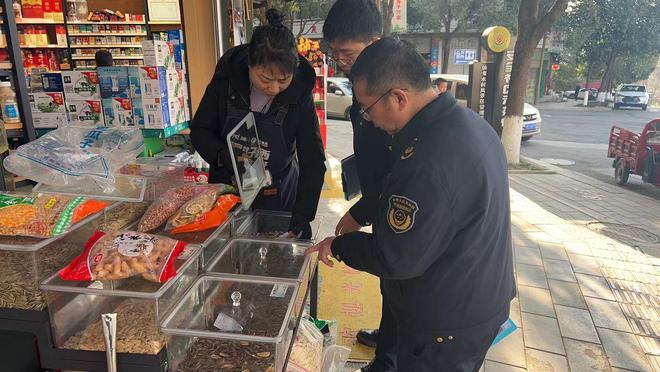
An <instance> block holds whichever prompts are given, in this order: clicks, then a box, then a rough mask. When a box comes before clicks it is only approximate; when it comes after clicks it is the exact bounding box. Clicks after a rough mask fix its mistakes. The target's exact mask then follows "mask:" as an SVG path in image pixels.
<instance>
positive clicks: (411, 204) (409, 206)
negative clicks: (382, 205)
mask: <svg viewBox="0 0 660 372" xmlns="http://www.w3.org/2000/svg"><path fill="white" fill-rule="evenodd" d="M389 204H390V205H389V209H388V210H387V222H388V223H389V225H390V228H391V229H392V231H394V233H395V234H403V233H405V232H407V231H409V230H410V229H412V227H413V226H414V225H415V215H416V214H417V211H418V210H419V207H418V206H417V202H415V201H414V200H411V199H408V198H406V197H405V196H399V195H392V196H390V199H389Z"/></svg>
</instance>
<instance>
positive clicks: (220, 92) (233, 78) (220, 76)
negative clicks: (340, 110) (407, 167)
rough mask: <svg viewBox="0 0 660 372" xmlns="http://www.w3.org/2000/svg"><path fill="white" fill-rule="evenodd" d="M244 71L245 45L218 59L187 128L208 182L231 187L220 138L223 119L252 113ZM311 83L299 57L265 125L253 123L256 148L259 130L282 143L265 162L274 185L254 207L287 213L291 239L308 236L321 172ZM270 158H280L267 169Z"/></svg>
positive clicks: (309, 71) (226, 128)
mask: <svg viewBox="0 0 660 372" xmlns="http://www.w3.org/2000/svg"><path fill="white" fill-rule="evenodd" d="M248 66H249V63H248V45H242V46H238V47H235V48H233V49H230V50H229V51H227V53H225V54H224V55H223V56H222V58H221V59H220V61H219V62H218V64H217V66H216V69H215V74H214V76H213V79H212V80H211V82H210V84H209V85H208V87H207V88H206V92H205V94H204V97H203V98H202V101H201V102H200V105H199V108H198V109H197V112H196V114H195V118H194V119H193V121H192V122H191V125H190V129H191V139H192V142H193V145H194V147H195V149H196V150H197V151H198V152H199V153H200V155H201V156H202V157H203V158H204V159H205V160H206V161H207V162H208V163H209V164H210V165H211V169H210V174H209V178H210V180H209V182H211V183H231V177H232V176H233V169H232V167H231V162H230V160H229V159H230V158H229V155H228V146H227V142H226V134H227V133H228V132H229V131H230V130H231V129H232V128H233V125H235V124H227V123H228V121H227V118H228V117H229V116H231V115H232V113H237V112H238V113H239V115H238V116H240V117H243V116H244V115H245V114H246V113H247V112H250V111H254V109H253V108H252V107H251V99H250V98H251V93H252V91H253V90H251V83H250V78H249V67H248ZM315 83H316V74H315V72H314V70H313V69H312V68H311V66H310V65H309V63H308V62H307V60H305V59H304V58H302V57H300V58H299V62H298V67H297V70H296V71H295V73H294V74H293V80H292V81H291V84H290V85H289V86H288V88H286V89H285V90H284V91H282V92H280V93H279V94H277V95H276V96H275V97H274V98H273V99H272V101H271V102H269V104H270V107H269V108H267V109H266V110H265V112H264V113H263V116H262V117H263V118H265V120H268V121H269V124H268V125H260V120H259V119H258V120H257V128H258V130H259V131H260V133H259V137H260V139H261V140H262V146H263V138H264V137H266V135H265V134H266V133H265V132H264V131H265V130H276V131H277V133H273V135H271V137H273V138H276V139H280V140H281V142H282V143H281V145H280V146H278V147H276V148H272V149H270V151H269V157H270V159H267V161H268V163H269V169H270V171H271V173H272V176H273V180H274V184H273V185H272V186H270V187H267V188H264V189H263V190H262V191H261V192H260V195H259V196H258V197H257V200H256V201H255V203H254V206H255V208H259V209H275V210H286V211H290V212H292V219H291V226H290V231H292V232H294V233H296V235H297V234H302V237H303V238H309V237H311V229H310V228H309V221H312V220H313V219H314V217H315V215H316V209H317V206H318V200H319V196H320V192H321V187H322V185H323V176H324V174H325V169H326V168H325V163H324V162H325V154H324V150H323V143H322V141H321V135H320V131H319V124H318V118H317V116H316V108H315V107H314V102H313V100H312V95H311V91H312V89H313V87H314V84H315ZM230 111H231V112H230ZM234 115H235V114H234ZM237 120H240V118H237ZM262 129H263V130H262ZM272 146H273V144H272V143H271V147H272ZM275 157H278V158H279V159H282V160H281V161H278V163H279V164H282V165H281V166H278V167H277V168H278V169H272V168H270V165H271V163H272V162H273V159H274V158H275ZM298 163H299V164H300V165H299V166H298ZM228 164H229V165H228ZM298 169H299V174H298ZM285 189H287V190H292V192H289V193H287V194H286V195H285V196H284V197H283V198H281V199H284V200H281V201H280V203H281V204H280V205H276V206H271V205H269V204H272V203H268V200H269V198H270V197H271V196H272V195H275V194H277V193H281V192H282V190H285Z"/></svg>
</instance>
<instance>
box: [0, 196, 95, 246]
mask: <svg viewBox="0 0 660 372" xmlns="http://www.w3.org/2000/svg"><path fill="white" fill-rule="evenodd" d="M107 206H108V203H105V202H100V201H96V200H90V199H86V198H84V197H81V196H79V197H71V196H63V195H49V194H39V195H36V196H33V195H30V196H17V195H8V194H0V235H20V236H29V237H36V238H49V237H52V236H56V235H60V234H62V233H64V232H66V231H67V229H68V228H69V227H70V226H71V225H73V224H75V223H77V222H79V221H81V220H83V219H84V218H85V217H88V216H90V215H92V214H95V213H98V212H100V211H102V210H103V209H104V208H105V207H107Z"/></svg>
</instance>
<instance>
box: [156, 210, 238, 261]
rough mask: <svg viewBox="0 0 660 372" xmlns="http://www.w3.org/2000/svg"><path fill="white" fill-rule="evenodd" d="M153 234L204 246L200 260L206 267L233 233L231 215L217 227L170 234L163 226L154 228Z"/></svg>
mask: <svg viewBox="0 0 660 372" xmlns="http://www.w3.org/2000/svg"><path fill="white" fill-rule="evenodd" d="M153 234H156V235H163V236H167V237H170V238H172V239H176V240H180V241H182V242H186V243H188V244H196V245H199V246H200V247H201V248H202V253H201V255H200V260H201V261H202V267H204V266H206V265H207V264H208V263H209V262H210V261H211V259H212V258H213V257H215V256H217V255H218V252H220V251H221V250H222V248H223V247H224V246H225V244H226V243H227V240H228V239H229V237H230V234H231V215H230V216H229V219H227V221H225V223H223V224H222V225H220V226H219V227H217V228H215V229H209V230H204V231H196V232H190V233H183V234H170V233H166V232H165V231H163V227H162V226H161V227H160V228H158V229H156V230H154V231H153Z"/></svg>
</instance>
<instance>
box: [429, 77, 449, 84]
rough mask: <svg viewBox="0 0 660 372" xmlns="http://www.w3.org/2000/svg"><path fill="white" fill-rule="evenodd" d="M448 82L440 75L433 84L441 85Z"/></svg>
mask: <svg viewBox="0 0 660 372" xmlns="http://www.w3.org/2000/svg"><path fill="white" fill-rule="evenodd" d="M447 82H448V81H447V79H444V78H441V77H439V78H437V79H435V80H433V85H440V83H447Z"/></svg>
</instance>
